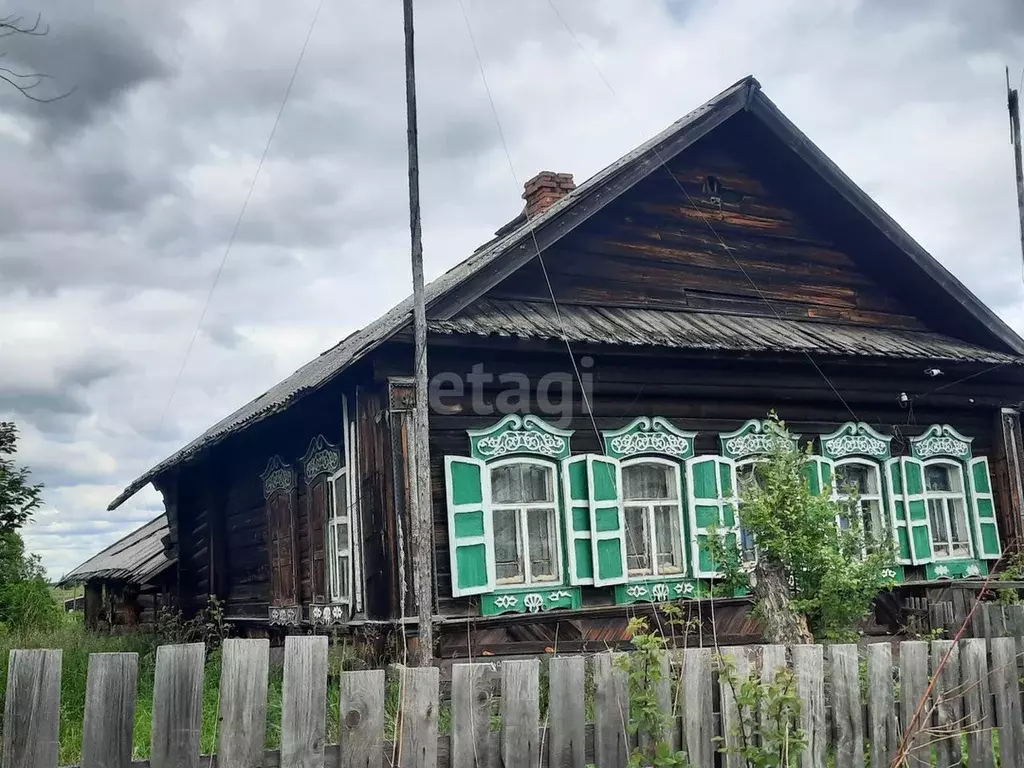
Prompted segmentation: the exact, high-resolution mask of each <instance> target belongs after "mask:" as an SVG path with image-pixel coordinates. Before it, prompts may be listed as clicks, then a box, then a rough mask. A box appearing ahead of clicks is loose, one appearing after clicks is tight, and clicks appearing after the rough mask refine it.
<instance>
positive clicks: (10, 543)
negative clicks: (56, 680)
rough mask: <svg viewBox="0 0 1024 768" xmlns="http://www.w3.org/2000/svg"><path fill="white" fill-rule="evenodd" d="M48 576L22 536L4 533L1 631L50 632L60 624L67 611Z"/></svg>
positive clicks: (0, 553)
mask: <svg viewBox="0 0 1024 768" xmlns="http://www.w3.org/2000/svg"><path fill="white" fill-rule="evenodd" d="M44 576H45V571H44V570H43V567H42V565H41V564H40V562H39V557H38V556H36V555H31V554H27V553H26V552H25V544H24V542H23V541H22V540H21V536H19V535H18V534H17V533H15V532H13V531H7V532H4V533H0V632H4V631H7V632H9V631H13V630H18V631H31V630H42V631H50V630H54V629H56V628H57V627H58V626H59V625H60V623H61V620H62V617H63V610H62V609H61V606H60V605H58V604H57V601H56V599H54V596H53V591H52V590H51V589H50V586H49V585H48V584H47V583H46V581H45V578H44Z"/></svg>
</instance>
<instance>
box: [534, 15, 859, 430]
mask: <svg viewBox="0 0 1024 768" xmlns="http://www.w3.org/2000/svg"><path fill="white" fill-rule="evenodd" d="M548 5H549V6H550V7H551V10H552V11H553V12H554V14H555V16H557V17H558V20H559V21H560V22H561V23H562V26H564V27H565V30H566V32H568V33H569V36H570V37H571V38H572V40H573V42H574V43H575V44H576V46H577V47H578V48H579V49H580V51H581V52H582V53H583V55H584V56H586V57H587V60H588V61H589V62H590V64H591V66H592V67H593V68H594V70H595V71H596V72H597V74H598V76H599V77H600V78H601V82H603V83H604V85H605V87H606V88H607V89H608V90H609V91H610V92H611V94H612V96H614V97H615V98H616V99H619V100H620V101H621V97H620V96H619V94H618V93H617V92H616V91H615V88H613V87H612V84H611V83H610V82H609V81H608V78H607V77H605V75H604V72H602V71H601V68H600V67H599V66H598V65H597V62H596V61H594V58H593V57H592V56H591V55H590V53H589V52H588V51H587V49H586V48H584V46H583V43H581V42H580V39H579V38H578V37H577V36H576V33H575V32H573V30H572V27H570V26H569V23H568V22H567V21H566V19H565V17H564V16H562V14H561V13H560V12H559V10H558V8H557V7H556V6H555V3H554V0H548ZM627 114H629V115H630V117H631V118H632V113H630V112H628V110H627ZM652 151H653V152H654V155H655V157H657V158H658V162H659V163H660V164H661V166H662V167H663V168H664V169H665V171H666V172H667V173H668V175H669V177H671V179H672V181H673V182H675V185H676V186H677V187H678V188H679V191H680V192H682V193H683V195H685V196H686V200H687V202H688V203H689V204H690V207H691V208H693V210H694V211H696V212H697V215H698V216H700V218H701V220H702V221H703V222H704V224H705V226H707V228H708V229H709V230H710V231H711V234H712V235H714V236H715V239H716V240H718V242H719V244H720V245H721V246H722V248H723V250H725V252H726V253H727V254H728V255H729V258H731V259H732V260H733V263H734V264H736V266H737V267H738V268H739V270H740V272H741V273H742V274H743V277H744V278H745V279H746V280H747V282H748V283H750V285H751V286H752V287H753V288H754V290H755V291H756V292H757V295H758V296H759V297H760V299H761V301H762V302H764V305H765V306H766V307H768V309H769V310H770V311H771V313H772V314H773V315H774V316H775V319H776V320H778V321H779V322H784V321H783V318H782V316H781V315H780V314H779V312H778V311H777V310H776V309H775V306H774V305H773V304H772V303H771V302H770V301H769V300H768V297H767V296H765V294H764V291H762V290H761V288H760V286H758V284H757V283H756V282H755V281H754V279H753V278H752V277H751V276H750V274H749V273H748V272H747V270H746V268H745V267H744V266H743V264H742V263H741V262H740V260H739V259H737V258H736V256H735V254H734V253H733V252H732V249H731V248H730V247H729V245H728V244H727V243H726V242H725V240H724V239H722V236H721V235H719V234H718V230H716V229H715V227H714V226H713V225H712V223H711V220H710V219H708V217H707V216H706V215H705V213H704V211H702V210H701V209H700V207H699V206H698V205H697V204H696V202H695V201H694V200H693V198H692V197H691V196H690V193H689V192H687V190H686V188H685V187H684V186H683V185H682V183H681V182H680V181H679V179H677V178H676V175H675V174H674V173H672V169H671V168H669V166H668V163H667V162H666V161H665V159H664V158H663V157H662V156H661V153H659V152H658V148H657V147H656V146H655V147H652ZM802 352H803V355H804V357H806V358H807V361H808V362H809V363H810V364H811V365H812V366H813V367H814V370H815V371H817V373H818V375H819V376H820V377H821V378H822V379H823V380H824V381H825V383H826V384H828V386H829V389H831V390H832V392H833V393H834V394H835V396H836V397H837V398H839V401H840V402H841V403H842V404H843V406H844V407H845V408H846V410H847V411H849V413H850V415H851V416H853V419H854V421H860V419H859V417H858V416H857V413H856V412H855V411H854V410H853V408H852V407H850V404H849V403H848V402H847V401H846V398H844V397H843V396H842V394H841V393H840V392H839V390H838V389H837V388H836V386H835V384H833V383H832V380H831V379H830V378H829V377H828V376H827V375H826V374H825V372H824V371H823V370H822V369H821V366H819V365H818V363H817V362H816V361H815V360H814V358H813V357H811V355H810V353H809V352H807V351H806V350H802Z"/></svg>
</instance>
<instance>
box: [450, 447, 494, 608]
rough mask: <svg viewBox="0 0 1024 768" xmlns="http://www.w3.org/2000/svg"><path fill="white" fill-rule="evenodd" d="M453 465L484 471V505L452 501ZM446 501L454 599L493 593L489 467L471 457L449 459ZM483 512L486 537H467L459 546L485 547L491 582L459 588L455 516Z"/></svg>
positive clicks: (481, 483)
mask: <svg viewBox="0 0 1024 768" xmlns="http://www.w3.org/2000/svg"><path fill="white" fill-rule="evenodd" d="M453 464H475V465H476V466H477V467H479V468H480V494H481V495H480V499H481V502H480V504H456V503H455V502H454V501H453V500H452V469H451V468H452V465H453ZM444 475H445V501H446V502H447V507H448V556H449V559H450V562H451V575H452V596H453V597H468V596H469V595H480V594H484V593H485V592H493V591H494V584H495V573H494V530H493V525H492V522H493V521H492V519H491V476H490V472H489V471H488V467H487V464H486V463H485V462H483V461H481V460H480V459H475V458H473V457H471V456H445V457H444ZM478 509H479V510H481V511H482V513H483V531H484V532H483V535H481V536H465V537H461V538H460V539H459V546H472V545H474V544H483V545H484V561H485V563H484V565H485V567H486V568H487V583H486V584H483V585H481V586H478V587H468V588H466V589H461V588H460V587H459V563H458V552H457V549H458V547H457V546H456V542H455V515H456V514H459V513H461V512H474V511H476V510H478Z"/></svg>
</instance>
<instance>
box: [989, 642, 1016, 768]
mask: <svg viewBox="0 0 1024 768" xmlns="http://www.w3.org/2000/svg"><path fill="white" fill-rule="evenodd" d="M989 649H990V651H991V654H992V672H991V676H990V680H991V686H992V693H993V697H994V699H995V720H996V725H997V726H998V727H999V761H1000V764H1002V765H1021V762H1022V761H1024V723H1022V722H1021V708H1020V686H1019V685H1018V683H1017V641H1016V639H1015V638H1012V637H996V638H992V641H991V642H990V643H989Z"/></svg>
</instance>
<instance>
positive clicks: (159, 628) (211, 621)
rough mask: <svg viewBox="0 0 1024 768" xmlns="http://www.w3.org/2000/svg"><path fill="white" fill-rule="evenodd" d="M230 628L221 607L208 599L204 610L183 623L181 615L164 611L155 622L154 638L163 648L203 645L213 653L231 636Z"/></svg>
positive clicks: (217, 602)
mask: <svg viewBox="0 0 1024 768" xmlns="http://www.w3.org/2000/svg"><path fill="white" fill-rule="evenodd" d="M230 632H231V626H230V625H229V624H228V623H227V622H226V621H225V620H224V604H223V603H222V602H221V601H220V600H218V599H217V596H216V595H210V598H209V601H208V602H207V604H206V608H204V609H203V610H201V611H199V612H198V613H196V615H195V616H193V617H192V618H191V619H186V618H185V617H184V614H182V613H181V611H178V612H174V611H171V610H170V609H163V610H161V611H160V614H159V615H158V616H157V619H156V635H157V637H158V638H159V639H160V642H161V643H162V644H167V645H174V644H177V643H203V644H204V645H205V646H206V649H207V650H208V651H214V650H216V649H218V648H220V646H221V645H222V644H223V642H224V640H226V639H227V637H228V636H229V635H230Z"/></svg>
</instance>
